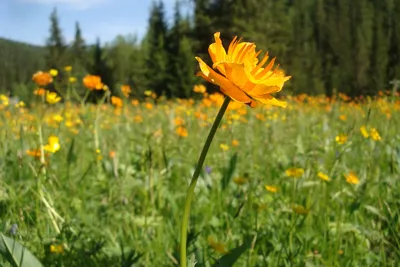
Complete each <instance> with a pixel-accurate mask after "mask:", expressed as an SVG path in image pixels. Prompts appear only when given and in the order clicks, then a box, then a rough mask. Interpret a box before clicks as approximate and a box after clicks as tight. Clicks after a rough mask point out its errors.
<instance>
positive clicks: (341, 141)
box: [335, 134, 347, 145]
mask: <svg viewBox="0 0 400 267" xmlns="http://www.w3.org/2000/svg"><path fill="white" fill-rule="evenodd" d="M335 140H336V142H337V143H338V144H339V145H343V144H344V143H346V141H347V135H345V134H339V135H337V136H336V138H335Z"/></svg>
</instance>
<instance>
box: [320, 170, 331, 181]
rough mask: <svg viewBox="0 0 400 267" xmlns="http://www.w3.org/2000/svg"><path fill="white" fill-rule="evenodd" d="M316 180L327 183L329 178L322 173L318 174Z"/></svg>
mask: <svg viewBox="0 0 400 267" xmlns="http://www.w3.org/2000/svg"><path fill="white" fill-rule="evenodd" d="M318 178H319V179H321V180H324V181H329V180H330V179H329V176H328V175H327V174H325V173H323V172H318Z"/></svg>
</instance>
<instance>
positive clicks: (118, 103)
mask: <svg viewBox="0 0 400 267" xmlns="http://www.w3.org/2000/svg"><path fill="white" fill-rule="evenodd" d="M111 104H113V105H114V106H116V107H117V108H122V105H123V102H122V99H121V98H119V97H116V96H112V97H111Z"/></svg>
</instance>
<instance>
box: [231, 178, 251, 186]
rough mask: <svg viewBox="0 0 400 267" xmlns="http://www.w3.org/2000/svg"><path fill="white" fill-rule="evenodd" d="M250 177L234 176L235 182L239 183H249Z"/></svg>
mask: <svg viewBox="0 0 400 267" xmlns="http://www.w3.org/2000/svg"><path fill="white" fill-rule="evenodd" d="M247 181H248V179H246V178H244V177H235V178H233V182H234V183H235V184H237V185H243V184H245V183H247Z"/></svg>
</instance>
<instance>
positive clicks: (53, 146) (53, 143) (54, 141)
mask: <svg viewBox="0 0 400 267" xmlns="http://www.w3.org/2000/svg"><path fill="white" fill-rule="evenodd" d="M47 142H48V144H47V145H45V146H44V147H43V149H44V150H46V151H49V152H51V153H55V152H57V151H58V150H60V148H61V146H60V143H59V139H58V137H57V136H54V135H52V136H50V137H49V138H48V140H47Z"/></svg>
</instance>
